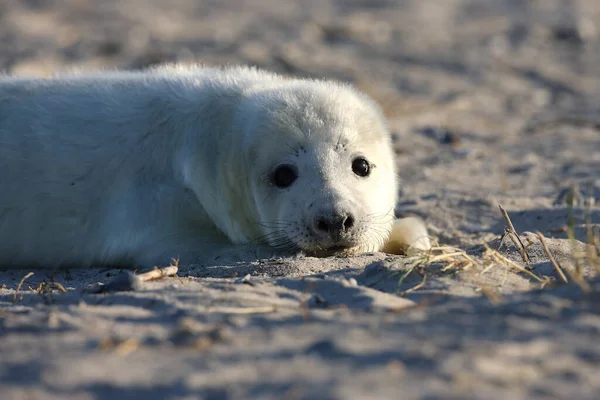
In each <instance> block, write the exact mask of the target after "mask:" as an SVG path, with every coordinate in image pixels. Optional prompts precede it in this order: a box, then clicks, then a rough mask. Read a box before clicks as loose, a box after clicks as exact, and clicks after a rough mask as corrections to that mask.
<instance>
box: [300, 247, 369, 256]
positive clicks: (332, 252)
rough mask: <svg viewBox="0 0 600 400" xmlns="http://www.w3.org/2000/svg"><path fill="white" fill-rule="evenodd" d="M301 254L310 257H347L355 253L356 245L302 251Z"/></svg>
mask: <svg viewBox="0 0 600 400" xmlns="http://www.w3.org/2000/svg"><path fill="white" fill-rule="evenodd" d="M302 252H303V253H304V254H306V255H308V256H311V257H331V256H347V255H351V254H355V253H356V252H357V246H356V245H335V246H330V247H327V248H311V249H302Z"/></svg>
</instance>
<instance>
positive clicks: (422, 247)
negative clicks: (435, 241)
mask: <svg viewBox="0 0 600 400" xmlns="http://www.w3.org/2000/svg"><path fill="white" fill-rule="evenodd" d="M430 249H431V240H430V239H429V235H428V233H427V228H426V227H425V224H424V223H423V221H422V220H421V219H419V218H415V217H407V218H401V219H397V220H396V221H395V222H394V225H393V227H392V233H391V234H390V236H389V238H388V240H387V242H386V243H385V245H384V246H383V249H382V250H383V251H385V252H386V253H392V254H408V253H411V251H414V250H416V251H427V250H430Z"/></svg>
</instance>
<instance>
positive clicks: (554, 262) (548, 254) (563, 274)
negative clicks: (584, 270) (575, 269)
mask: <svg viewBox="0 0 600 400" xmlns="http://www.w3.org/2000/svg"><path fill="white" fill-rule="evenodd" d="M536 235H537V237H538V238H539V239H540V243H541V244H542V248H543V249H544V253H546V255H547V256H548V259H549V260H550V263H551V264H552V266H553V267H554V269H555V270H556V272H557V273H558V275H559V276H560V279H562V280H563V282H564V283H569V281H568V280H567V277H566V276H565V273H564V272H563V270H562V268H561V266H560V264H559V263H558V262H557V261H556V259H555V258H554V256H553V255H552V253H550V249H548V246H547V245H546V241H545V240H544V235H542V233H541V232H536Z"/></svg>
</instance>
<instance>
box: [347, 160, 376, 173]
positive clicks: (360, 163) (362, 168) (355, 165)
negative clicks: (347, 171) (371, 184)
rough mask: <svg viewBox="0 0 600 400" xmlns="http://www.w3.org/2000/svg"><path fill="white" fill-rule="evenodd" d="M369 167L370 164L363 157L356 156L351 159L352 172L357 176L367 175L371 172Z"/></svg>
mask: <svg viewBox="0 0 600 400" xmlns="http://www.w3.org/2000/svg"><path fill="white" fill-rule="evenodd" d="M371 169H372V168H371V164H370V163H369V161H367V159H366V158H364V157H356V158H355V159H354V160H353V161H352V172H354V173H355V174H356V175H358V176H362V177H367V176H369V175H370V174H371Z"/></svg>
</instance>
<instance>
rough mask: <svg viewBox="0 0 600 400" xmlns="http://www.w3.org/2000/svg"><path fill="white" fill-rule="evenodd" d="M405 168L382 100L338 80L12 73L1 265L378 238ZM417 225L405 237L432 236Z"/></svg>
mask: <svg viewBox="0 0 600 400" xmlns="http://www.w3.org/2000/svg"><path fill="white" fill-rule="evenodd" d="M395 171H396V170H395V165H394V157H393V152H392V147H391V143H390V135H389V133H388V130H387V128H386V124H385V120H384V117H383V116H382V113H381V112H380V111H379V108H378V107H377V105H376V104H375V103H374V102H373V101H371V100H370V99H369V98H368V97H367V96H366V95H364V94H362V93H360V92H358V91H357V90H355V89H353V88H351V87H349V86H347V85H344V84H340V83H334V82H329V81H317V80H305V79H286V78H283V77H281V76H279V75H275V74H272V73H267V72H263V71H259V70H256V69H250V68H244V67H236V68H228V69H216V68H203V67H199V66H177V65H172V66H163V67H160V68H155V69H151V70H144V71H125V72H118V71H116V72H104V73H91V74H77V75H64V76H57V77H54V78H50V79H33V78H32V79H29V78H12V77H8V76H5V77H0V188H1V189H2V193H1V195H0V267H11V266H12V267H25V266H26V267H58V266H95V265H97V266H99V265H112V266H114V265H120V266H152V265H161V264H165V263H169V262H170V261H171V259H173V258H175V259H179V260H180V262H183V263H191V262H195V261H198V260H199V259H206V258H207V257H208V256H212V255H214V254H217V253H218V251H219V250H220V249H222V248H225V247H226V246H227V245H228V244H229V245H231V244H260V243H265V244H267V245H269V246H271V247H273V248H279V249H283V250H286V251H287V250H289V251H301V252H304V253H306V254H314V255H326V254H332V253H335V252H342V251H345V252H349V253H359V252H366V251H377V250H380V249H381V248H382V247H383V246H384V244H385V243H386V241H387V239H388V237H389V236H390V232H391V231H392V228H393V224H394V218H393V216H394V214H393V212H394V205H395V203H396V196H397V195H396V194H397V192H398V190H397V179H396V172H395ZM409 225H410V226H413V225H414V226H413V227H411V228H410V229H408V231H406V229H405V228H406V225H402V227H401V228H402V229H400V230H398V235H396V238H399V239H398V241H399V242H400V244H401V245H403V246H404V245H411V244H413V245H416V246H417V247H424V248H427V246H428V243H429V242H428V239H423V236H425V237H426V231H425V229H424V226H423V225H422V223H421V222H420V221H417V222H414V221H413V223H410V224H409ZM407 232H408V233H407ZM423 240H425V242H423ZM423 243H425V245H423Z"/></svg>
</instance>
